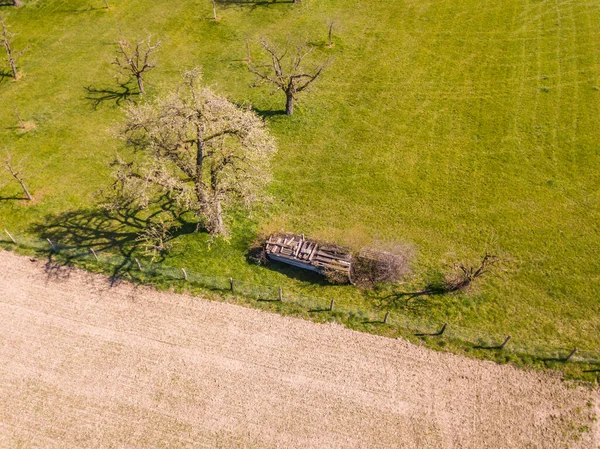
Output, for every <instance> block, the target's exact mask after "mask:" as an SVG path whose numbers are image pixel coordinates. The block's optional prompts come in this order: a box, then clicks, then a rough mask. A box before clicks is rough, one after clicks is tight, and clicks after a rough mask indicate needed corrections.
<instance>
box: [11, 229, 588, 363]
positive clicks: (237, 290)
mask: <svg viewBox="0 0 600 449" xmlns="http://www.w3.org/2000/svg"><path fill="white" fill-rule="evenodd" d="M5 234H6V236H7V237H8V238H4V237H2V238H0V245H2V246H3V247H4V248H6V249H11V248H16V247H21V248H24V249H29V250H34V251H36V252H41V253H46V254H55V255H57V256H60V257H62V258H64V260H65V261H68V262H69V263H77V262H79V265H84V266H90V265H92V266H96V267H97V268H99V269H104V270H105V271H106V269H110V271H111V272H113V273H115V274H118V275H119V276H121V275H126V274H129V275H131V277H133V278H134V279H138V280H158V279H165V280H170V281H181V282H184V283H190V284H195V285H197V286H199V287H201V288H205V289H210V290H215V291H218V292H222V293H225V292H228V293H230V294H233V295H236V296H240V297H244V298H247V299H254V300H262V301H269V302H276V301H281V302H284V303H289V304H293V305H295V306H297V307H299V308H300V309H301V310H304V311H306V312H310V313H329V314H332V315H336V316H343V317H345V318H347V319H358V320H360V321H361V322H362V323H370V324H373V325H385V326H391V327H394V328H396V329H398V331H399V333H400V334H402V335H411V336H418V337H424V338H432V339H435V338H440V339H441V338H443V339H445V340H450V339H451V340H454V341H458V342H461V343H462V344H464V345H467V346H471V347H472V348H474V349H489V350H501V351H504V352H507V353H515V354H523V355H527V356H531V357H533V358H536V359H542V360H547V361H556V362H571V363H572V362H579V363H587V364H600V352H599V351H592V350H582V349H579V348H574V347H566V346H564V345H561V344H560V343H558V342H548V341H541V340H537V341H536V340H533V339H527V340H526V341H524V340H521V339H517V338H511V336H510V335H506V334H505V335H501V334H493V333H491V332H487V331H481V330H476V329H472V328H466V327H461V326H458V325H456V324H453V323H441V322H435V321H432V320H427V319H422V318H415V317H411V316H408V315H405V314H402V313H400V312H399V311H397V310H387V311H385V310H377V311H374V310H356V309H354V310H351V309H348V308H344V305H343V304H338V303H336V302H335V298H334V299H326V298H317V297H310V296H305V295H302V294H297V293H291V292H284V291H283V290H282V289H281V288H280V287H277V286H267V285H258V284H253V283H248V282H243V281H241V280H238V279H234V278H229V277H224V276H214V275H207V274H202V273H198V272H196V271H193V270H187V269H185V268H176V267H171V266H167V265H163V264H160V263H153V262H150V261H146V260H140V259H138V258H135V257H128V256H125V255H117V254H114V253H111V252H109V251H95V250H94V249H93V248H78V247H75V246H70V245H65V244H61V243H59V242H53V241H51V240H49V239H46V240H41V239H37V238H32V237H26V236H23V235H13V234H11V233H10V232H9V231H7V230H5Z"/></svg>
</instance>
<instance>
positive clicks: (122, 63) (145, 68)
mask: <svg viewBox="0 0 600 449" xmlns="http://www.w3.org/2000/svg"><path fill="white" fill-rule="evenodd" d="M117 47H118V48H117V56H116V57H115V60H114V62H113V64H115V65H116V66H117V67H119V74H117V76H119V75H127V76H128V77H129V78H130V79H131V78H135V80H136V81H137V85H138V88H139V90H140V93H141V94H145V93H146V91H145V89H144V81H145V76H146V73H148V72H149V71H150V70H152V69H153V68H154V67H156V62H155V61H154V60H153V58H152V56H153V54H154V53H156V52H157V51H158V48H159V47H160V41H158V42H156V43H155V44H154V45H152V42H151V37H150V36H148V39H146V40H143V41H139V42H138V43H137V44H135V46H133V45H132V44H131V43H130V42H129V41H128V40H126V39H121V40H120V41H119V42H117Z"/></svg>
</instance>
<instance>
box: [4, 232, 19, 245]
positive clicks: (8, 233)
mask: <svg viewBox="0 0 600 449" xmlns="http://www.w3.org/2000/svg"><path fill="white" fill-rule="evenodd" d="M4 232H6V235H8V236H9V237H10V239H11V240H12V242H13V243H17V241H16V240H15V239H14V238H13V236H12V235H10V232H8V231H7V230H6V229H5V230H4Z"/></svg>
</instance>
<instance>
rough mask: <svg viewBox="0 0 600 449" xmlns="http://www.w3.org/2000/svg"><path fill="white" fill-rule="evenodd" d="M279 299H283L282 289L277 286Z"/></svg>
mask: <svg viewBox="0 0 600 449" xmlns="http://www.w3.org/2000/svg"><path fill="white" fill-rule="evenodd" d="M279 300H280V301H283V289H282V288H281V287H279Z"/></svg>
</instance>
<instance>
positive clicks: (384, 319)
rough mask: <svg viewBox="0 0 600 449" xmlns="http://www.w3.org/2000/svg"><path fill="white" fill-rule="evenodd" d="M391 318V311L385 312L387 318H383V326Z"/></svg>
mask: <svg viewBox="0 0 600 449" xmlns="http://www.w3.org/2000/svg"><path fill="white" fill-rule="evenodd" d="M389 317H390V311H389V310H388V311H387V312H385V316H384V317H383V324H387V322H388V318H389Z"/></svg>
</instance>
